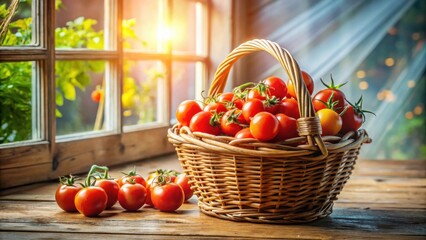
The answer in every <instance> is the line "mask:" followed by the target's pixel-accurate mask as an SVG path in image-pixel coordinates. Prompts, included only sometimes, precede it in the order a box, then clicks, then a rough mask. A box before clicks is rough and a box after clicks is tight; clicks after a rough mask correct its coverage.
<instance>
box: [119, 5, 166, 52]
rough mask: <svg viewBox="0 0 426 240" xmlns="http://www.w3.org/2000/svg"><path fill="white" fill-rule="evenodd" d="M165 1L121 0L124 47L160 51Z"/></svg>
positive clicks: (163, 31)
mask: <svg viewBox="0 0 426 240" xmlns="http://www.w3.org/2000/svg"><path fill="white" fill-rule="evenodd" d="M164 2H165V1H152V0H126V1H123V5H124V6H123V8H124V12H123V18H124V19H125V20H124V22H123V38H124V39H125V42H124V48H126V49H136V50H148V51H161V50H164V49H162V44H163V43H162V42H161V41H160V39H162V34H164V33H165V32H167V30H166V29H167V27H166V26H165V20H164V19H166V18H165V16H166V15H165V13H164V11H163V10H164V9H165V7H164V5H163V3H164Z"/></svg>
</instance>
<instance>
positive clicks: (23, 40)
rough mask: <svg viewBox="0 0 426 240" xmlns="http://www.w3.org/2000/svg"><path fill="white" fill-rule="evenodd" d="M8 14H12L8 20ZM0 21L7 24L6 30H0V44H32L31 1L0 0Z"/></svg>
mask: <svg viewBox="0 0 426 240" xmlns="http://www.w3.org/2000/svg"><path fill="white" fill-rule="evenodd" d="M9 16H13V17H12V18H11V19H10V21H9V22H8V19H9ZM0 19H1V20H0V23H1V24H3V23H5V24H7V31H6V32H4V33H1V32H0V46H22V45H30V44H33V43H34V41H33V28H32V26H33V24H34V23H33V16H32V1H31V0H24V1H18V4H17V5H14V4H13V1H12V0H2V1H0Z"/></svg>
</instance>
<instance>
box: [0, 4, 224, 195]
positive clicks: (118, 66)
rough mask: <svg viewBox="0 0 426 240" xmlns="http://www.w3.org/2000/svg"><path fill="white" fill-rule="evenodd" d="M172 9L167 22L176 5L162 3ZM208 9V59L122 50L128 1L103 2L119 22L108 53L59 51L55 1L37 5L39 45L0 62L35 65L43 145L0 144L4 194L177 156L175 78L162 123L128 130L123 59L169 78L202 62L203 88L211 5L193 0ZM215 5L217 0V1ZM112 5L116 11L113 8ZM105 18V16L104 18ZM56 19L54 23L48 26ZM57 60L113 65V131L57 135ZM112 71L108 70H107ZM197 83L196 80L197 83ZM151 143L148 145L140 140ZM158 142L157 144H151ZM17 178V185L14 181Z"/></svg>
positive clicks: (4, 54) (8, 53) (7, 50)
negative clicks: (155, 66)
mask: <svg viewBox="0 0 426 240" xmlns="http://www.w3.org/2000/svg"><path fill="white" fill-rule="evenodd" d="M163 1H164V2H165V3H166V4H167V6H168V7H169V8H168V9H169V11H168V12H167V21H168V22H170V21H171V19H172V6H173V0H163ZM192 1H196V2H200V3H202V4H203V5H204V8H205V9H206V11H204V12H205V13H206V14H207V16H206V17H205V19H206V25H207V28H206V29H205V31H206V33H205V38H206V39H205V41H204V43H203V44H205V46H206V52H205V55H195V53H194V54H189V53H188V54H186V53H185V54H183V53H173V52H172V48H169V49H168V50H167V52H164V53H153V52H143V51H128V52H125V51H124V50H123V46H122V38H121V24H117V23H121V21H122V19H123V2H124V0H105V6H108V7H107V12H106V13H105V14H109V15H110V16H112V17H113V18H114V19H115V21H114V22H115V24H114V25H115V27H113V28H112V30H111V31H110V30H108V31H107V32H106V34H108V35H109V37H110V39H111V40H112V41H111V42H109V46H105V49H104V50H86V49H84V50H61V49H55V27H56V26H55V21H54V19H55V0H33V8H34V10H33V14H34V13H36V14H35V16H33V18H35V19H36V20H35V21H34V25H36V27H35V28H34V29H35V31H34V30H33V33H36V34H38V35H39V37H38V38H37V37H36V39H38V41H36V42H35V45H30V46H22V47H21V46H19V47H1V48H0V51H1V54H0V62H10V61H36V64H37V65H38V66H39V67H38V69H39V72H38V73H37V76H39V77H36V81H37V82H38V84H37V86H39V89H36V90H34V89H33V93H34V92H37V93H36V94H35V95H36V96H37V98H38V101H39V102H40V103H41V112H40V116H41V122H40V124H39V125H40V126H39V127H40V129H41V140H30V141H23V142H15V143H8V144H3V145H0V189H4V188H9V187H14V186H18V185H23V184H28V183H34V182H39V181H45V180H49V179H56V178H57V177H58V176H61V175H67V174H70V173H73V174H76V173H83V172H86V171H87V169H88V168H89V167H90V165H92V164H98V165H107V166H112V165H117V164H122V163H126V162H133V161H137V160H140V159H146V158H151V157H154V156H157V155H162V154H167V153H171V152H173V151H174V148H173V146H172V145H171V144H170V143H169V142H168V138H167V130H168V129H169V128H170V126H171V125H170V120H171V118H172V116H170V110H171V109H170V108H171V101H172V98H171V82H172V76H171V74H167V77H166V79H165V84H164V86H165V88H166V89H165V91H164V93H165V94H166V100H165V103H164V104H163V105H164V107H165V109H163V110H162V111H164V112H163V116H164V121H163V122H162V123H160V124H153V125H147V126H146V127H143V128H139V127H137V128H128V129H124V127H123V124H122V123H123V121H122V110H121V93H122V82H123V81H122V78H123V74H122V69H123V68H122V66H123V61H124V59H129V60H159V61H161V62H163V63H164V66H165V68H166V71H167V72H168V73H171V69H172V64H173V62H174V61H184V62H194V63H197V62H201V63H202V64H203V65H204V69H205V71H203V80H202V83H201V85H200V86H201V87H205V86H207V84H208V77H209V76H210V75H209V73H210V71H209V68H210V61H211V60H210V57H209V49H210V43H211V41H209V38H210V33H209V32H210V24H211V23H210V8H211V6H212V5H211V1H210V0H192ZM213 1H216V0H213ZM110 6H113V7H110ZM105 18H106V17H105ZM50 20H52V21H50ZM56 60H83V61H84V60H105V61H108V64H110V65H112V67H111V69H112V70H111V71H112V72H111V74H114V75H115V79H114V81H113V86H114V87H111V88H110V91H111V92H110V95H111V97H112V98H114V101H113V103H115V104H114V109H115V110H114V111H113V114H114V115H115V116H114V119H115V120H114V122H113V124H114V125H115V126H116V128H117V130H116V131H114V132H99V133H97V132H96V133H88V134H86V133H84V134H85V135H84V136H85V137H84V138H82V139H81V138H75V137H74V138H58V137H57V136H56V130H55V129H56V120H55V119H56V116H55V115H56V113H55V109H56V103H55V92H56V86H55V61H56ZM106 71H108V70H106ZM197 81H198V80H197ZM141 139H149V141H141ZM152 139H155V141H152ZM12 179H13V180H12Z"/></svg>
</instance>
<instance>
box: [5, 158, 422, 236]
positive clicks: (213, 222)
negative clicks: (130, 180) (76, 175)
mask: <svg viewBox="0 0 426 240" xmlns="http://www.w3.org/2000/svg"><path fill="white" fill-rule="evenodd" d="M405 163H406V164H407V165H409V166H406V165H405V164H402V163H400V162H393V161H388V162H386V164H384V165H382V168H383V169H386V170H387V171H383V172H390V171H391V170H392V169H397V168H398V169H402V170H404V169H406V170H410V169H413V168H417V169H421V166H423V165H424V163H422V162H410V161H407V162H405ZM378 164H379V162H374V161H362V160H361V161H358V163H357V166H356V168H358V170H357V171H356V172H357V173H359V172H364V173H365V174H363V175H362V176H359V175H356V174H355V175H354V176H352V177H351V179H349V182H348V183H347V186H346V187H345V188H344V189H343V191H342V193H341V194H340V195H339V200H337V201H336V203H335V207H334V210H333V213H332V214H331V215H330V216H329V217H326V218H324V219H321V220H318V221H315V222H312V223H309V224H302V225H273V224H255V223H245V222H233V221H227V220H222V219H217V218H213V217H209V216H207V215H204V214H203V213H201V212H200V211H199V209H198V206H197V199H196V198H195V197H193V198H191V199H190V200H189V202H187V203H185V204H184V205H183V206H182V207H181V208H179V209H178V210H177V211H176V212H174V213H164V212H160V211H157V210H156V209H153V208H151V207H144V208H142V209H141V210H140V211H138V212H136V213H130V212H125V211H124V210H123V209H122V208H121V207H120V206H119V205H118V204H117V205H115V206H114V207H113V209H112V210H107V211H104V212H103V213H102V214H101V215H100V216H99V217H96V218H86V217H84V216H82V215H81V214H78V213H74V214H70V213H65V212H63V211H62V210H61V209H59V207H58V206H57V205H56V203H55V201H54V195H53V194H54V191H55V189H56V187H57V182H56V181H51V182H45V183H39V184H34V185H28V186H22V187H19V188H11V189H7V190H3V191H1V192H0V195H1V197H0V239H40V238H54V239H58V238H60V239H81V238H85V237H87V238H90V239H94V238H102V239H118V238H120V239H140V238H143V239H154V240H155V239H170V238H172V239H349V238H350V239H425V237H426V202H425V199H426V191H425V189H426V179H425V178H424V177H421V176H422V173H421V171H419V173H418V174H417V177H415V175H412V176H411V177H403V176H394V177H383V176H381V175H380V172H378V173H377V172H374V171H372V170H368V168H370V167H372V168H374V167H375V166H378ZM133 165H135V166H136V168H137V170H138V171H139V172H140V173H141V174H142V175H144V176H147V175H148V173H149V172H150V171H152V170H155V169H157V168H169V169H177V170H181V167H180V165H179V162H178V161H177V159H176V156H175V155H174V154H172V155H167V156H163V157H159V158H153V159H149V160H144V161H139V162H136V163H135V164H133V163H128V164H125V165H120V166H119V167H113V168H112V169H111V175H112V176H115V177H117V176H120V174H121V173H120V172H121V171H128V170H129V169H131V168H133ZM368 175H371V176H368ZM377 179H381V180H379V181H377Z"/></svg>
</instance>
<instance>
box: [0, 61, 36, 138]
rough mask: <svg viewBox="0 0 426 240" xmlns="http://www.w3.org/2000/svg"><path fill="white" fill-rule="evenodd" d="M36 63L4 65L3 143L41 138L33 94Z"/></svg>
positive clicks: (0, 67)
mask: <svg viewBox="0 0 426 240" xmlns="http://www.w3.org/2000/svg"><path fill="white" fill-rule="evenodd" d="M34 65H35V63H34V62H2V63H0V144H2V143H9V142H17V141H24V140H35V139H40V137H39V136H40V132H37V129H39V128H38V126H37V124H36V122H37V116H36V114H37V112H36V111H35V109H37V107H38V106H36V104H33V103H35V102H36V100H35V95H34V94H33V92H34V91H33V90H34V83H33V66H34Z"/></svg>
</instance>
